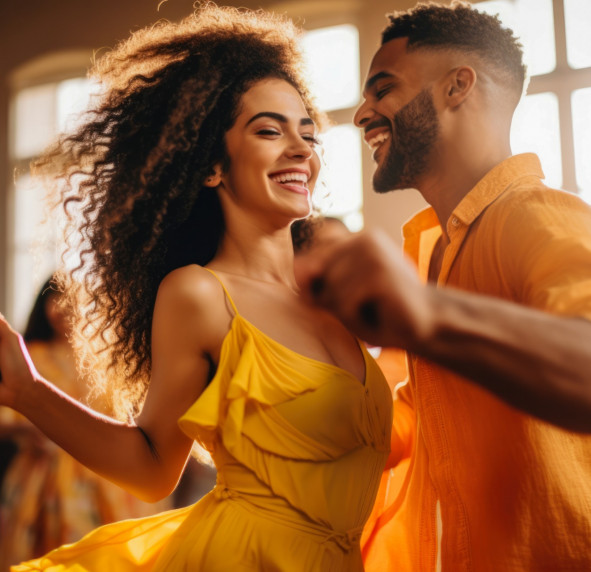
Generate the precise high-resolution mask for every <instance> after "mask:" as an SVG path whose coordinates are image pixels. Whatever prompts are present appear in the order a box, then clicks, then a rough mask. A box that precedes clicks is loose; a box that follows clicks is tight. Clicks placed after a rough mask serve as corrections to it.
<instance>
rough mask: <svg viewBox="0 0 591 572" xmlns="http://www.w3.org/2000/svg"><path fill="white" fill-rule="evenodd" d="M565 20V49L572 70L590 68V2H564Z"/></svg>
mask: <svg viewBox="0 0 591 572" xmlns="http://www.w3.org/2000/svg"><path fill="white" fill-rule="evenodd" d="M564 17H565V20H566V49H567V59H568V63H569V65H570V66H571V67H572V68H586V67H589V66H591V41H590V40H589V31H590V30H591V1H590V0H564Z"/></svg>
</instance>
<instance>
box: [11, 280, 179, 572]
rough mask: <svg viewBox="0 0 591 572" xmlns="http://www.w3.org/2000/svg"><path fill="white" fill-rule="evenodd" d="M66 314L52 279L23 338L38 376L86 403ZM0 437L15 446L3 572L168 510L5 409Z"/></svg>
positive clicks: (42, 291)
mask: <svg viewBox="0 0 591 572" xmlns="http://www.w3.org/2000/svg"><path fill="white" fill-rule="evenodd" d="M67 316H68V314H67V313H66V311H65V308H64V307H63V306H62V305H61V304H60V293H59V292H58V291H56V290H55V287H54V283H53V280H52V279H49V280H47V281H46V282H45V284H43V286H42V287H41V289H40V291H39V294H38V296H37V299H36V300H35V303H34V304H33V308H32V310H31V313H30V315H29V319H28V322H27V326H26V328H25V333H24V336H23V338H24V341H25V343H26V345H27V350H28V352H29V355H30V357H31V360H32V362H33V363H34V364H35V367H36V368H37V370H38V371H39V372H40V374H41V375H43V376H44V377H46V378H47V379H51V380H52V382H53V383H55V385H56V386H57V387H59V388H60V389H61V390H62V391H64V392H66V393H67V394H68V395H71V396H72V397H75V398H76V399H81V400H86V399H87V398H88V397H89V396H88V387H87V384H86V383H85V382H84V381H83V380H82V379H80V377H79V376H78V375H77V372H76V364H75V359H74V355H73V352H72V347H71V345H70V343H69V342H68V335H69V324H68V318H67ZM94 405H95V407H99V404H98V403H96V404H94ZM0 435H2V436H3V437H9V438H11V439H14V441H15V442H16V443H18V449H17V453H16V455H15V456H14V457H13V458H12V460H11V462H10V464H9V465H8V470H7V473H6V476H5V478H4V479H3V481H2V486H1V488H0V570H8V567H9V565H10V564H16V563H17V562H20V561H22V560H24V559H28V558H33V557H36V556H40V555H42V554H44V553H45V552H47V551H48V550H51V549H53V548H56V547H57V546H59V545H60V544H64V543H66V542H74V541H76V540H79V539H80V538H82V536H84V535H85V534H86V533H88V532H90V531H91V530H92V529H93V528H96V527H97V526H99V525H101V524H105V523H108V522H113V521H116V520H123V519H126V518H137V517H140V516H147V515H151V514H154V513H155V512H156V511H157V510H165V509H167V508H170V507H171V502H170V499H167V500H165V501H161V502H160V503H158V505H153V504H148V503H144V502H142V501H140V500H139V499H137V498H136V497H134V496H133V495H130V494H129V493H127V492H125V491H124V490H123V489H121V488H120V487H117V486H116V485H114V484H113V483H111V482H110V481H107V480H105V479H103V478H101V477H99V476H98V475H97V474H96V473H93V472H92V471H89V470H88V469H87V468H86V467H84V466H83V465H81V464H80V463H78V462H76V461H75V460H74V459H73V458H72V457H71V456H70V455H68V454H67V453H66V452H65V451H63V450H62V449H60V448H59V447H57V446H56V445H55V444H54V443H52V442H51V441H50V440H49V439H47V438H46V437H45V436H44V435H43V433H41V432H40V431H39V430H38V429H37V428H36V427H35V426H34V425H32V424H31V423H30V422H28V421H27V420H26V419H24V418H23V417H22V416H20V415H19V414H18V413H16V412H14V411H13V410H11V409H8V408H6V407H0Z"/></svg>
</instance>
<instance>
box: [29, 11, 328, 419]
mask: <svg viewBox="0 0 591 572" xmlns="http://www.w3.org/2000/svg"><path fill="white" fill-rule="evenodd" d="M298 39H299V30H298V29H297V28H296V27H295V26H294V25H293V23H292V22H291V21H290V20H288V19H287V18H285V17H282V16H277V15H272V14H269V13H264V12H262V11H249V10H245V9H236V8H230V7H218V6H216V5H215V4H212V3H206V4H204V5H203V6H201V7H200V8H198V9H197V10H196V12H195V13H194V14H192V15H191V16H189V17H187V18H185V19H184V20H182V21H181V22H179V23H171V22H167V21H160V22H158V23H156V24H155V25H154V26H152V27H149V28H145V29H142V30H139V31H137V32H135V33H134V34H133V35H132V36H131V37H130V38H129V39H127V40H126V41H124V42H122V43H121V44H119V45H118V46H116V48H115V49H114V50H113V51H111V52H109V53H108V54H106V55H104V56H103V57H101V58H100V59H99V60H98V61H97V62H96V63H95V65H94V67H93V69H91V71H90V76H91V77H93V78H95V79H97V80H98V81H99V82H100V85H101V87H102V94H101V95H100V100H99V101H98V103H97V104H96V105H95V106H94V108H93V109H92V110H91V111H90V112H89V113H88V115H87V120H86V122H85V123H84V125H83V126H82V127H81V128H79V129H78V130H77V131H76V132H75V133H74V134H71V135H68V136H65V137H63V138H62V139H61V140H60V141H59V142H58V143H57V144H56V145H55V146H54V147H53V148H52V149H50V150H49V151H48V152H47V153H46V154H45V155H44V156H43V157H41V158H40V159H39V160H38V161H37V162H36V163H35V164H34V165H33V167H34V171H35V172H36V173H37V174H40V175H42V176H45V177H49V182H50V183H51V184H52V187H53V188H54V189H57V190H58V196H59V199H58V201H59V203H60V204H62V205H63V208H64V210H65V211H66V214H67V220H68V230H67V233H66V234H67V236H66V244H67V247H66V248H67V250H66V254H65V255H64V256H65V258H64V259H66V258H67V257H69V256H70V257H71V254H68V252H70V253H72V252H78V253H79V264H78V266H77V267H76V268H75V269H74V270H72V271H70V272H66V273H64V274H63V275H62V279H63V282H64V284H63V286H64V289H65V290H66V292H67V293H68V294H69V296H70V297H71V298H72V299H76V302H77V305H78V309H79V310H78V322H79V324H78V330H79V334H80V335H79V338H80V339H83V340H84V341H85V347H84V348H81V349H80V353H81V355H82V356H83V357H82V358H81V359H82V360H83V362H84V363H83V365H85V366H86V367H85V370H86V371H88V369H91V370H92V371H94V372H96V371H108V373H109V376H108V378H109V379H108V382H109V383H108V385H109V387H110V388H112V389H114V390H115V391H113V392H110V393H111V395H115V396H116V397H117V399H118V402H119V403H127V404H128V407H129V404H130V403H131V404H132V409H131V413H132V414H135V413H137V411H138V408H139V407H140V405H141V402H142V399H143V396H144V394H145V391H146V389H147V385H148V380H149V376H150V370H151V343H150V337H151V327H152V312H153V309H154V304H155V299H156V293H157V290H158V286H159V284H160V282H161V280H162V279H163V278H164V276H165V275H166V274H168V273H169V272H170V271H172V270H173V269H175V268H179V267H181V266H184V265H187V264H191V263H196V264H200V265H204V264H207V263H208V262H209V261H210V260H211V259H212V258H213V256H214V255H215V253H216V249H217V247H218V244H219V242H220V239H221V237H222V235H223V232H224V221H223V214H222V210H221V206H220V203H219V199H218V196H217V193H216V192H215V190H212V189H208V188H207V187H205V186H204V185H203V181H204V180H205V179H206V178H207V177H208V176H209V175H211V174H212V173H213V166H214V165H215V164H219V163H220V162H221V163H222V165H225V166H226V167H227V165H228V158H227V156H226V151H225V142H224V138H225V133H226V132H227V131H228V130H229V129H230V128H231V127H232V125H233V123H234V121H235V119H236V116H237V114H238V112H239V103H240V98H241V96H242V94H244V92H245V91H247V90H248V88H249V87H250V86H251V85H252V84H253V83H255V82H257V81H259V80H261V79H264V78H268V77H273V78H279V79H284V80H286V81H287V82H289V83H290V84H291V85H293V86H294V87H295V88H296V89H297V90H298V92H299V93H300V95H301V96H302V99H303V101H304V105H305V106H306V109H307V110H308V113H309V114H310V116H311V117H312V118H313V119H314V120H316V121H320V120H321V117H320V116H319V114H318V112H317V111H316V109H315V108H314V105H313V104H312V102H311V98H310V96H309V94H308V91H307V89H306V87H305V86H304V84H303V81H302V79H301V73H302V63H301V62H302V59H301V54H300V52H299V44H298ZM97 362H102V363H101V364H98V363H97ZM99 365H100V367H99ZM115 405H117V404H115ZM119 410H121V409H120V408H119ZM128 411H129V409H128Z"/></svg>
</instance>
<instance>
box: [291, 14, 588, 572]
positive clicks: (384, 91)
mask: <svg viewBox="0 0 591 572" xmlns="http://www.w3.org/2000/svg"><path fill="white" fill-rule="evenodd" d="M390 20H391V21H390V25H389V26H388V27H387V28H386V30H385V31H384V34H383V42H382V46H381V48H380V49H379V50H378V52H377V53H376V55H375V56H374V58H373V61H372V63H371V66H370V70H369V73H368V78H367V81H366V84H365V91H364V98H365V101H364V102H363V104H362V106H361V107H360V108H359V110H358V111H357V113H356V116H355V122H356V124H357V125H358V126H359V127H360V128H362V129H363V130H364V132H365V139H366V141H367V142H368V143H369V145H370V146H371V147H372V148H373V149H374V160H375V162H376V165H377V167H376V172H375V175H374V181H373V182H374V188H375V190H376V191H378V192H386V191H389V190H396V189H404V188H409V187H414V188H417V189H418V190H419V191H420V192H421V193H422V195H423V197H424V198H425V199H426V200H427V202H428V203H429V204H430V205H431V207H430V208H429V209H427V210H425V211H423V212H421V213H419V214H418V215H416V216H415V217H414V218H413V219H412V220H411V221H410V222H409V223H407V225H406V226H405V228H404V236H405V250H406V253H407V254H408V255H409V256H410V258H411V259H412V260H413V261H414V263H415V265H416V268H414V267H412V266H411V265H409V264H408V263H407V261H405V260H403V258H402V257H401V256H399V254H398V253H397V252H396V247H395V246H394V244H393V243H392V242H391V241H390V240H388V239H387V238H386V237H385V235H383V234H380V233H366V234H361V235H358V236H356V237H354V238H351V239H349V240H347V241H346V242H343V243H341V244H339V245H338V246H336V247H334V248H332V249H330V250H329V251H327V252H325V253H324V255H323V256H322V257H320V258H318V259H317V260H318V262H317V267H316V269H315V270H311V271H310V272H309V273H308V274H307V275H306V276H303V277H301V284H302V286H303V288H304V290H305V291H308V292H309V293H310V297H311V298H312V299H313V300H314V301H315V302H317V303H319V304H322V305H324V306H326V307H327V308H329V309H331V310H332V311H333V312H334V313H335V314H336V315H338V316H339V317H340V318H341V319H342V320H343V321H344V322H345V324H347V325H348V326H349V327H350V328H351V329H352V330H353V331H354V332H355V333H356V334H357V335H359V336H360V337H361V338H363V339H365V340H367V341H368V342H371V343H374V344H377V345H382V346H388V345H393V346H398V347H402V348H404V349H406V350H407V351H408V352H409V366H410V382H409V383H408V384H407V385H406V386H404V387H403V388H402V390H401V391H400V392H399V395H398V400H399V402H401V403H403V404H404V407H403V408H402V411H403V413H402V414H400V413H399V411H398V408H395V429H396V426H397V424H402V425H404V423H405V422H406V420H407V418H410V417H409V416H408V415H407V413H406V411H407V410H408V407H407V406H408V404H410V405H411V409H412V410H414V412H415V413H416V434H415V437H414V445H413V450H412V454H411V461H410V468H409V471H408V475H407V477H406V479H405V482H404V484H403V485H402V487H401V492H400V494H399V495H398V497H397V499H396V501H395V502H394V504H393V505H392V506H391V507H390V508H389V509H388V510H387V511H386V513H385V514H383V515H382V517H381V518H380V519H379V521H378V525H377V527H376V530H375V531H374V534H373V536H372V537H371V538H370V540H369V542H368V544H366V546H365V556H366V568H367V569H368V570H380V571H381V570H396V571H406V570H415V571H416V570H419V571H430V570H433V571H435V570H440V569H442V570H444V571H451V572H459V571H464V570H470V571H472V570H474V571H491V572H493V571H494V572H505V571H525V570H528V571H540V570H548V571H550V570H551V571H553V572H554V571H559V570H591V540H590V539H591V437H590V436H586V435H584V434H583V432H591V209H590V208H589V207H588V206H587V205H585V203H583V201H581V200H580V199H578V198H577V197H576V196H574V195H572V194H569V193H566V192H562V191H556V190H551V189H548V188H546V187H545V186H544V185H543V183H542V182H541V180H540V179H541V178H543V174H542V172H541V168H540V165H539V161H538V159H537V157H536V156H535V155H531V154H527V155H521V156H514V157H512V156H511V150H510V146H509V132H510V126H511V119H512V115H513V111H514V109H515V107H516V105H517V103H518V101H519V99H520V97H521V94H522V91H523V86H524V79H525V69H524V66H523V64H522V54H521V49H520V45H519V44H518V43H517V41H516V39H515V38H514V36H513V34H512V32H511V31H510V30H507V29H505V28H503V27H502V26H501V25H500V23H499V21H498V20H497V19H496V18H493V17H490V16H487V15H484V14H481V13H479V12H477V11H476V10H474V9H472V8H471V7H470V5H468V4H464V3H454V4H453V5H452V6H443V5H435V4H430V5H418V6H416V7H415V8H414V9H412V10H410V11H407V12H404V13H397V14H393V15H391V16H390ZM417 269H418V276H417V271H416V270H417ZM425 283H426V284H425ZM523 411H525V412H527V413H524V412H523ZM530 414H531V415H530ZM397 415H398V420H397V419H396V417H397ZM548 421H549V422H551V423H553V424H554V425H553V424H550V423H548ZM557 425H559V426H561V427H562V428H558V427H557ZM574 431H579V432H580V433H575V432H574ZM407 433H409V432H408V431H407ZM411 433H412V432H411ZM394 437H395V438H394V440H393V443H392V448H393V452H397V451H398V452H400V454H399V455H398V459H395V458H392V457H395V456H396V455H393V456H391V458H392V462H393V463H394V464H395V463H396V462H397V461H398V460H400V459H402V457H403V455H404V453H403V452H404V451H407V450H408V448H406V447H405V445H404V443H400V442H399V441H398V440H397V439H400V438H399V437H397V436H396V435H395V436H394Z"/></svg>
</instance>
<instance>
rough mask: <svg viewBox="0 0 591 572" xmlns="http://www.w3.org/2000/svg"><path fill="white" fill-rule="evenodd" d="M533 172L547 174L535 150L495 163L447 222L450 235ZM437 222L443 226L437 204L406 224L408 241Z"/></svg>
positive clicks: (540, 174) (471, 220) (537, 174)
mask: <svg viewBox="0 0 591 572" xmlns="http://www.w3.org/2000/svg"><path fill="white" fill-rule="evenodd" d="M529 176H535V177H537V178H539V179H543V178H544V173H543V171H542V167H541V165H540V160H539V159H538V157H537V155H535V154H534V153H523V154H521V155H514V156H512V157H509V158H508V159H505V160H504V161H502V162H501V163H499V164H498V165H496V166H495V167H493V168H492V169H491V170H490V171H489V172H488V173H487V174H486V175H485V176H484V177H483V178H482V179H480V181H478V183H476V185H475V186H474V187H473V188H472V190H470V191H469V192H468V194H467V195H466V196H465V197H464V198H463V199H462V200H461V201H460V203H459V204H458V205H457V206H456V208H455V209H454V210H453V212H452V214H451V216H450V217H449V220H448V221H447V223H446V229H447V231H448V235H449V236H450V237H451V236H452V234H453V233H454V230H455V229H456V228H457V227H458V226H463V225H465V226H470V225H471V224H472V223H473V222H474V221H475V220H476V219H477V218H478V217H479V216H480V214H481V213H482V212H483V211H484V210H485V209H486V208H487V207H488V206H489V205H490V204H491V203H492V202H494V201H495V200H496V199H497V198H498V197H499V196H500V195H502V194H503V193H504V192H505V191H506V190H507V189H508V188H509V187H510V186H511V185H512V184H513V183H515V181H516V180H517V179H521V178H522V177H529ZM434 226H439V220H438V219H437V216H436V214H435V211H434V210H433V208H432V207H428V208H426V209H424V210H422V211H420V212H419V213H417V214H416V215H415V216H414V217H412V218H411V219H410V220H409V221H408V222H407V223H406V224H405V225H404V226H403V227H402V233H403V236H404V240H405V242H406V241H407V240H409V239H410V240H411V241H412V240H413V237H416V236H417V235H419V234H421V233H422V232H423V231H425V230H427V229H429V228H433V227H434Z"/></svg>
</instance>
